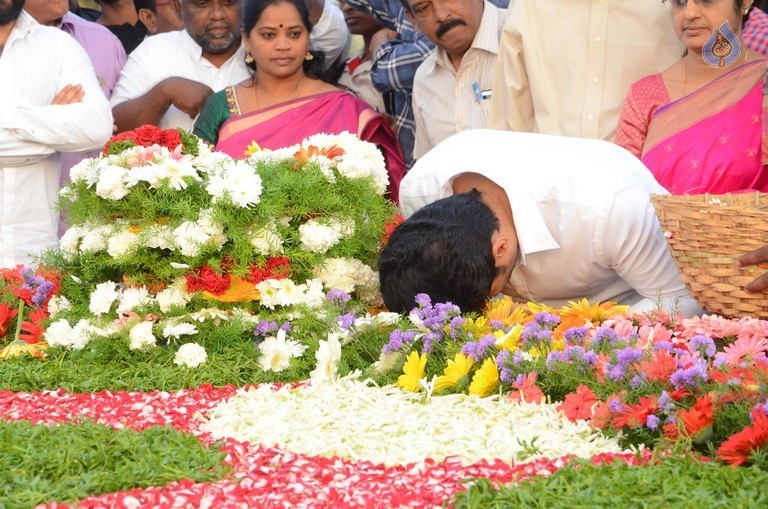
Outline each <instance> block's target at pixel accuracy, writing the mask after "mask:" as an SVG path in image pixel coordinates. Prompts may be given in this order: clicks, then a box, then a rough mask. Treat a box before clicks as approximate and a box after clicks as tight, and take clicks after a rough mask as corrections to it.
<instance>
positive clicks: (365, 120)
mask: <svg viewBox="0 0 768 509" xmlns="http://www.w3.org/2000/svg"><path fill="white" fill-rule="evenodd" d="M310 31H311V23H310V21H309V12H308V10H307V7H306V5H305V4H304V1H303V0H249V1H248V2H246V4H245V10H244V16H243V32H242V35H243V41H244V43H245V46H246V49H247V50H248V55H249V57H247V58H246V63H247V65H249V66H251V67H252V68H254V69H255V70H256V72H255V73H254V75H253V77H252V78H251V79H248V80H246V81H244V82H242V83H239V84H237V85H235V86H232V87H227V88H226V89H224V90H222V91H221V92H218V93H215V94H213V95H211V96H210V97H209V98H208V100H207V101H206V104H205V107H204V108H203V111H202V112H201V113H200V116H199V117H198V119H197V121H196V123H195V134H197V135H198V136H200V137H201V138H202V139H203V140H205V141H207V142H209V143H210V144H212V145H215V147H216V150H218V151H221V152H225V153H227V154H229V155H231V156H232V157H235V158H242V157H243V156H244V154H245V152H246V151H247V150H248V147H249V145H251V144H252V143H254V142H255V143H256V144H258V146H259V147H261V148H267V149H276V148H282V147H287V146H290V145H294V144H296V143H299V142H301V141H302V140H303V139H304V138H306V137H307V136H310V135H313V134H318V133H326V134H339V133H341V132H343V131H347V132H350V133H352V134H355V135H357V136H358V137H359V138H360V139H361V140H365V141H368V142H371V143H373V144H375V145H377V146H378V148H379V150H381V152H382V154H383V156H384V160H385V162H386V165H387V172H388V173H389V189H388V196H389V197H390V198H391V199H392V200H394V201H397V199H398V189H399V185H400V180H402V178H403V176H404V175H405V163H404V161H403V156H402V152H401V150H400V146H399V145H398V143H397V138H396V137H395V135H394V134H393V133H392V131H391V130H390V129H389V126H388V125H387V123H386V121H385V120H384V118H383V117H382V116H381V115H380V114H379V113H378V112H377V111H376V110H374V109H373V108H372V107H370V106H369V105H368V104H367V103H365V102H364V101H362V100H361V99H359V98H357V97H355V96H354V95H352V94H350V93H348V92H345V91H343V90H341V89H339V88H337V87H335V86H333V85H330V84H328V83H326V82H324V81H322V80H320V79H317V78H315V77H313V69H314V68H319V62H317V60H319V59H320V57H318V56H316V55H315V53H312V52H310V51H309V33H310Z"/></svg>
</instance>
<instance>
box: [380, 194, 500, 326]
mask: <svg viewBox="0 0 768 509" xmlns="http://www.w3.org/2000/svg"><path fill="white" fill-rule="evenodd" d="M498 230H499V219H498V218H497V217H496V215H495V214H494V213H493V211H492V210H491V209H490V208H489V207H488V206H487V205H486V204H485V203H483V202H482V201H481V200H480V192H479V191H477V190H476V189H473V190H472V191H470V192H468V193H463V194H457V195H454V196H450V197H448V198H443V199H441V200H438V201H436V202H433V203H430V204H429V205H427V206H426V207H424V208H422V209H419V210H418V211H416V212H415V213H414V214H413V215H412V216H411V217H410V218H408V219H407V220H405V221H404V222H403V223H402V224H401V225H400V226H398V227H397V228H396V229H395V231H394V232H393V233H392V236H391V237H390V239H389V242H388V243H387V245H386V247H385V248H384V250H383V251H382V252H381V256H380V258H379V281H380V283H381V294H382V296H383V297H384V304H386V306H387V308H389V309H390V310H391V311H396V312H398V313H402V312H404V311H407V310H410V309H411V308H413V307H414V306H415V301H414V299H415V297H416V295H417V294H419V293H425V294H427V295H429V296H430V298H431V299H432V302H452V303H453V304H456V305H457V306H459V307H460V308H461V310H462V311H465V312H466V311H481V310H482V309H483V307H484V306H485V303H486V300H487V299H488V296H489V294H490V291H491V284H492V283H493V279H494V278H495V277H496V276H497V275H498V274H499V270H498V269H497V267H496V264H495V261H494V258H493V251H492V244H491V237H492V236H493V233H494V232H496V231H498Z"/></svg>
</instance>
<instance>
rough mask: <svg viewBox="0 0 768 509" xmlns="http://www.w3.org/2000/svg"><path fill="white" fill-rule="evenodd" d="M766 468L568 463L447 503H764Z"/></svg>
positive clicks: (698, 507)
mask: <svg viewBox="0 0 768 509" xmlns="http://www.w3.org/2000/svg"><path fill="white" fill-rule="evenodd" d="M767 483H768V472H766V471H764V470H760V469H758V468H732V467H723V466H721V465H719V464H717V463H700V462H697V461H695V460H692V459H689V458H669V459H666V460H664V461H663V462H661V463H659V464H656V465H651V466H648V467H629V466H627V465H625V464H623V463H614V464H611V465H607V466H601V467H594V466H591V465H588V464H577V465H570V466H568V467H566V468H563V469H560V470H558V471H557V472H556V473H554V474H552V475H551V476H547V477H538V478H536V479H534V480H532V481H526V482H522V483H520V484H519V485H518V486H505V487H502V488H501V489H499V490H497V489H495V488H494V486H493V485H492V483H490V482H489V481H488V480H485V479H483V480H480V481H477V482H476V483H473V485H472V486H470V487H469V489H468V490H467V491H466V492H463V493H460V494H458V495H457V496H456V497H455V499H454V500H453V501H452V503H453V504H454V505H455V507H456V509H470V508H473V509H474V508H490V509H493V508H507V507H524V508H547V509H550V508H555V507H568V508H569V509H580V508H600V507H606V508H608V507H610V508H614V507H620V508H667V507H670V508H691V509H704V508H707V509H709V508H717V507H723V508H726V507H727V508H733V507H738V508H753V507H754V508H758V507H760V508H762V507H768V492H766V490H765V486H766V485H767Z"/></svg>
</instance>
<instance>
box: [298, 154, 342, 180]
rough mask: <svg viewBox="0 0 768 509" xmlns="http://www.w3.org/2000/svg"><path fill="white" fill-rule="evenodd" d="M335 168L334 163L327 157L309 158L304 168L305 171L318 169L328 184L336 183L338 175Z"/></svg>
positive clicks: (316, 156) (315, 156)
mask: <svg viewBox="0 0 768 509" xmlns="http://www.w3.org/2000/svg"><path fill="white" fill-rule="evenodd" d="M334 166H335V164H334V162H333V161H332V160H330V159H328V158H327V157H326V156H321V155H314V156H311V157H310V158H309V160H308V161H307V164H306V165H305V166H304V170H305V171H306V170H311V169H313V168H317V169H318V170H320V173H322V174H323V176H324V177H325V179H326V180H327V181H328V182H331V183H333V182H336V173H334V171H333V168H334Z"/></svg>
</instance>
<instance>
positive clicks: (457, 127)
mask: <svg viewBox="0 0 768 509" xmlns="http://www.w3.org/2000/svg"><path fill="white" fill-rule="evenodd" d="M400 1H401V2H402V4H403V6H404V7H405V9H406V11H407V15H408V18H409V19H410V20H411V22H412V23H413V24H414V26H415V27H416V28H417V29H418V31H419V32H421V33H422V34H424V35H426V36H427V38H428V39H429V40H430V41H432V42H433V43H434V44H435V46H436V49H435V51H434V52H433V53H431V54H430V55H429V56H428V57H427V58H426V60H424V62H423V63H422V64H421V65H420V66H419V68H418V69H417V71H416V75H415V76H414V79H413V116H414V119H415V121H416V141H415V145H414V149H413V157H414V159H419V158H420V157H421V156H423V155H424V154H426V153H427V151H429V150H430V149H431V148H432V147H434V146H435V145H437V144H438V143H440V142H441V141H443V140H444V139H446V138H448V137H450V136H451V135H453V134H456V133H458V132H459V131H463V130H465V129H482V128H485V127H487V125H488V108H489V107H488V105H489V104H490V102H491V101H490V98H491V88H492V86H493V75H494V69H495V65H496V54H497V52H498V48H499V37H500V35H501V28H502V26H503V25H504V16H505V15H506V13H507V11H506V9H499V8H498V7H496V6H495V5H493V4H492V3H490V2H488V1H487V0H400Z"/></svg>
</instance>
